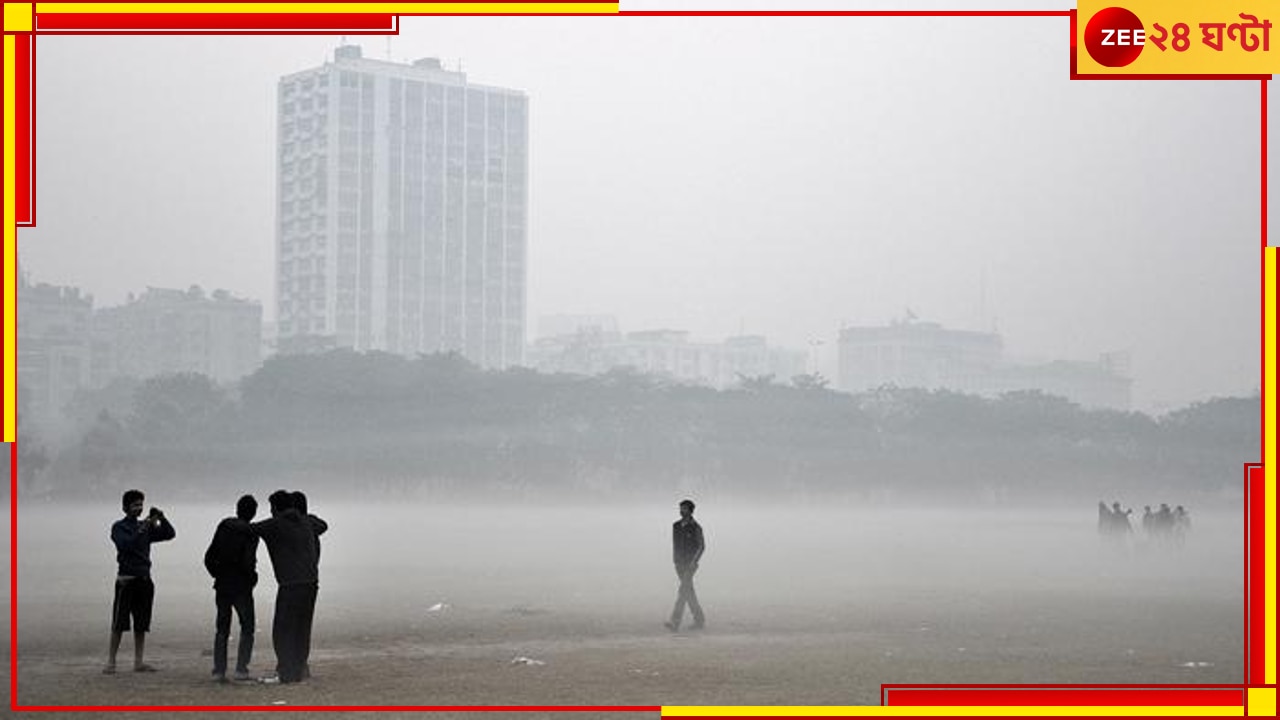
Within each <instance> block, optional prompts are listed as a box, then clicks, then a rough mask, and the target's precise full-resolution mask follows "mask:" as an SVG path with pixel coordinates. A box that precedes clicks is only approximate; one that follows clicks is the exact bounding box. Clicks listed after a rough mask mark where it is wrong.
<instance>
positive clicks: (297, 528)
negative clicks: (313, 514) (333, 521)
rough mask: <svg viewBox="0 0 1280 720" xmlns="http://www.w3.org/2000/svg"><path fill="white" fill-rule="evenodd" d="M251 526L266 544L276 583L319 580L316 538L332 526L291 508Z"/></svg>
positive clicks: (295, 583)
mask: <svg viewBox="0 0 1280 720" xmlns="http://www.w3.org/2000/svg"><path fill="white" fill-rule="evenodd" d="M316 521H319V522H316ZM250 527H251V528H252V529H253V532H254V534H255V535H257V536H258V537H260V538H262V541H263V542H264V543H266V544H267V553H268V554H270V555H271V568H272V570H274V571H275V575H276V584H277V585H281V586H287V585H305V584H309V583H316V582H319V580H320V573H319V562H320V556H319V543H318V542H317V541H316V537H317V536H318V535H320V534H321V533H323V532H324V531H325V530H327V529H328V528H329V526H328V525H326V524H324V521H323V520H320V518H315V520H312V519H311V518H310V517H308V516H305V515H302V514H300V513H299V512H298V511H297V510H294V509H293V508H289V509H288V510H285V511H284V512H282V513H280V514H279V515H277V516H275V517H272V518H267V519H266V520H263V521H261V522H256V523H253V524H252V525H250Z"/></svg>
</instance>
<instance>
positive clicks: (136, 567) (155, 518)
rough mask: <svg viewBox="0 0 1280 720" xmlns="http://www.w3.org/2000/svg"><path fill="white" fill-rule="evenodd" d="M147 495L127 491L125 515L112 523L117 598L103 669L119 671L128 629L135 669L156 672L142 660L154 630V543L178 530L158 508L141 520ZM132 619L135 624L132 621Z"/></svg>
mask: <svg viewBox="0 0 1280 720" xmlns="http://www.w3.org/2000/svg"><path fill="white" fill-rule="evenodd" d="M145 501H146V496H145V495H143V493H142V491H141V490H127V491H125V493H124V496H123V497H122V498H121V505H122V506H123V508H124V517H123V518H121V519H119V520H117V521H115V523H114V524H112V526H111V542H113V543H115V546H116V564H117V565H118V572H117V573H116V586H115V599H114V600H113V601H112V605H111V647H110V649H109V650H108V654H107V666H106V667H105V668H103V670H102V671H103V672H104V673H107V674H108V675H109V674H112V673H114V672H115V671H116V653H117V651H119V650H120V640H121V638H122V637H123V636H124V633H125V631H127V630H129V629H131V627H132V630H133V670H134V672H154V671H155V668H154V667H152V666H150V665H148V664H146V663H145V662H143V661H142V653H143V649H144V648H145V646H146V639H147V636H146V634H147V632H149V631H150V630H151V606H152V603H153V601H154V600H155V592H156V588H155V584H154V583H152V582H151V543H153V542H164V541H165V540H172V539H173V538H174V537H175V536H176V535H177V533H176V532H175V531H174V529H173V526H172V525H170V524H169V520H168V518H166V517H165V516H164V513H163V512H161V511H160V509H159V508H155V507H153V508H151V510H150V512H148V513H147V517H146V519H142V508H143V507H145V505H146V503H145ZM131 620H132V623H131V622H130V621H131Z"/></svg>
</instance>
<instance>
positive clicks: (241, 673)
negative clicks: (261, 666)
mask: <svg viewBox="0 0 1280 720" xmlns="http://www.w3.org/2000/svg"><path fill="white" fill-rule="evenodd" d="M234 680H235V681H236V682H250V681H252V680H253V676H252V675H250V674H249V671H248V670H237V671H236V674H235V677H234Z"/></svg>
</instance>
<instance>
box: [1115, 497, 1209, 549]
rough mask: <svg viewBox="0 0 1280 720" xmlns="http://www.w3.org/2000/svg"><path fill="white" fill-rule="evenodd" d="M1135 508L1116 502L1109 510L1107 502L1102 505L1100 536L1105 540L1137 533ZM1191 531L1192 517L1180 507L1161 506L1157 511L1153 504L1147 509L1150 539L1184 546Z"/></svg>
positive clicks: (1146, 527)
mask: <svg viewBox="0 0 1280 720" xmlns="http://www.w3.org/2000/svg"><path fill="white" fill-rule="evenodd" d="M1131 515H1133V509H1132V508H1123V509H1122V508H1121V507H1120V503H1118V502H1113V503H1112V504H1111V507H1110V508H1108V507H1107V504H1106V503H1105V502H1101V501H1099V502H1098V533H1099V534H1100V535H1102V536H1103V537H1109V538H1113V539H1114V538H1121V539H1123V538H1126V537H1128V536H1131V535H1132V534H1133V525H1132V524H1131V523H1130V522H1129V516H1131ZM1190 530H1191V514H1190V513H1188V512H1187V509H1186V508H1184V507H1183V506H1181V505H1179V506H1178V507H1176V508H1173V509H1170V507H1169V505H1168V504H1167V503H1160V509H1159V510H1158V511H1153V510H1152V509H1151V506H1150V505H1146V506H1144V507H1143V512H1142V532H1143V534H1144V535H1146V536H1147V537H1148V538H1151V539H1153V540H1156V541H1159V542H1165V541H1171V542H1173V543H1175V544H1178V545H1181V544H1182V542H1183V540H1184V539H1185V538H1186V534H1187V533H1188V532H1189V531H1190Z"/></svg>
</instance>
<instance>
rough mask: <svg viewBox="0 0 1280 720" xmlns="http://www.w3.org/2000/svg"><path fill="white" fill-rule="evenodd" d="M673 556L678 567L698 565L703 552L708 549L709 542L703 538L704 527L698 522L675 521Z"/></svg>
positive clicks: (672, 543)
mask: <svg viewBox="0 0 1280 720" xmlns="http://www.w3.org/2000/svg"><path fill="white" fill-rule="evenodd" d="M671 545H672V555H673V559H674V560H675V563H676V565H680V566H686V565H695V564H697V562H698V560H699V558H701V557H702V551H703V550H706V549H707V542H706V540H705V539H704V538H703V537H702V526H701V525H699V524H698V521H697V520H694V519H693V518H689V521H688V522H685V520H684V518H680V519H679V520H677V521H675V524H673V525H672V526H671Z"/></svg>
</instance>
